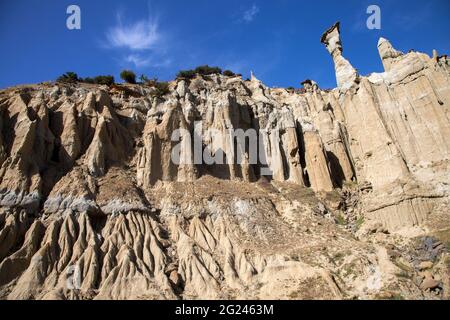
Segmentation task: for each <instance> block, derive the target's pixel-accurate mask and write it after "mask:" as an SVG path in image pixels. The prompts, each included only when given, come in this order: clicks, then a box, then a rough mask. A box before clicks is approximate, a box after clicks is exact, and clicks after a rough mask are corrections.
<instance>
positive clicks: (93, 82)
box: [82, 77, 95, 84]
mask: <svg viewBox="0 0 450 320" xmlns="http://www.w3.org/2000/svg"><path fill="white" fill-rule="evenodd" d="M82 82H84V83H91V84H95V80H94V79H93V78H89V77H87V78H84V79H83V80H82Z"/></svg>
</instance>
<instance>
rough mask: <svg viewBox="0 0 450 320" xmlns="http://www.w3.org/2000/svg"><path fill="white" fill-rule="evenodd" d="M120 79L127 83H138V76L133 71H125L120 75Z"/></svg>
mask: <svg viewBox="0 0 450 320" xmlns="http://www.w3.org/2000/svg"><path fill="white" fill-rule="evenodd" d="M120 78H121V79H122V80H123V81H125V82H126V83H132V84H134V83H136V74H135V73H134V72H133V71H131V70H123V71H122V72H121V73H120Z"/></svg>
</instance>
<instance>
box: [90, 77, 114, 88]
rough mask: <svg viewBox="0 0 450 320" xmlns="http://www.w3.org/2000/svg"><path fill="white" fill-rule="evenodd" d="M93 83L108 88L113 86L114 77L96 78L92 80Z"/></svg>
mask: <svg viewBox="0 0 450 320" xmlns="http://www.w3.org/2000/svg"><path fill="white" fill-rule="evenodd" d="M94 83H96V84H105V85H107V86H110V85H112V84H114V77H113V76H96V77H95V78H94Z"/></svg>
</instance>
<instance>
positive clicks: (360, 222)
mask: <svg viewBox="0 0 450 320" xmlns="http://www.w3.org/2000/svg"><path fill="white" fill-rule="evenodd" d="M363 223H364V217H359V218H358V220H356V223H355V226H356V230H359V229H360V228H361V226H362V225H363Z"/></svg>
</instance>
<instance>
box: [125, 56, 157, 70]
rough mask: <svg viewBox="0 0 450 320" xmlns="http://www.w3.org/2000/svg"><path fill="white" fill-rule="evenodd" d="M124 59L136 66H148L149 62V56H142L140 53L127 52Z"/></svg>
mask: <svg viewBox="0 0 450 320" xmlns="http://www.w3.org/2000/svg"><path fill="white" fill-rule="evenodd" d="M125 61H126V62H128V63H132V64H134V65H135V66H136V67H138V68H141V67H148V66H149V65H150V63H151V61H150V58H146V57H143V56H142V55H140V54H129V55H128V56H127V57H126V58H125Z"/></svg>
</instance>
